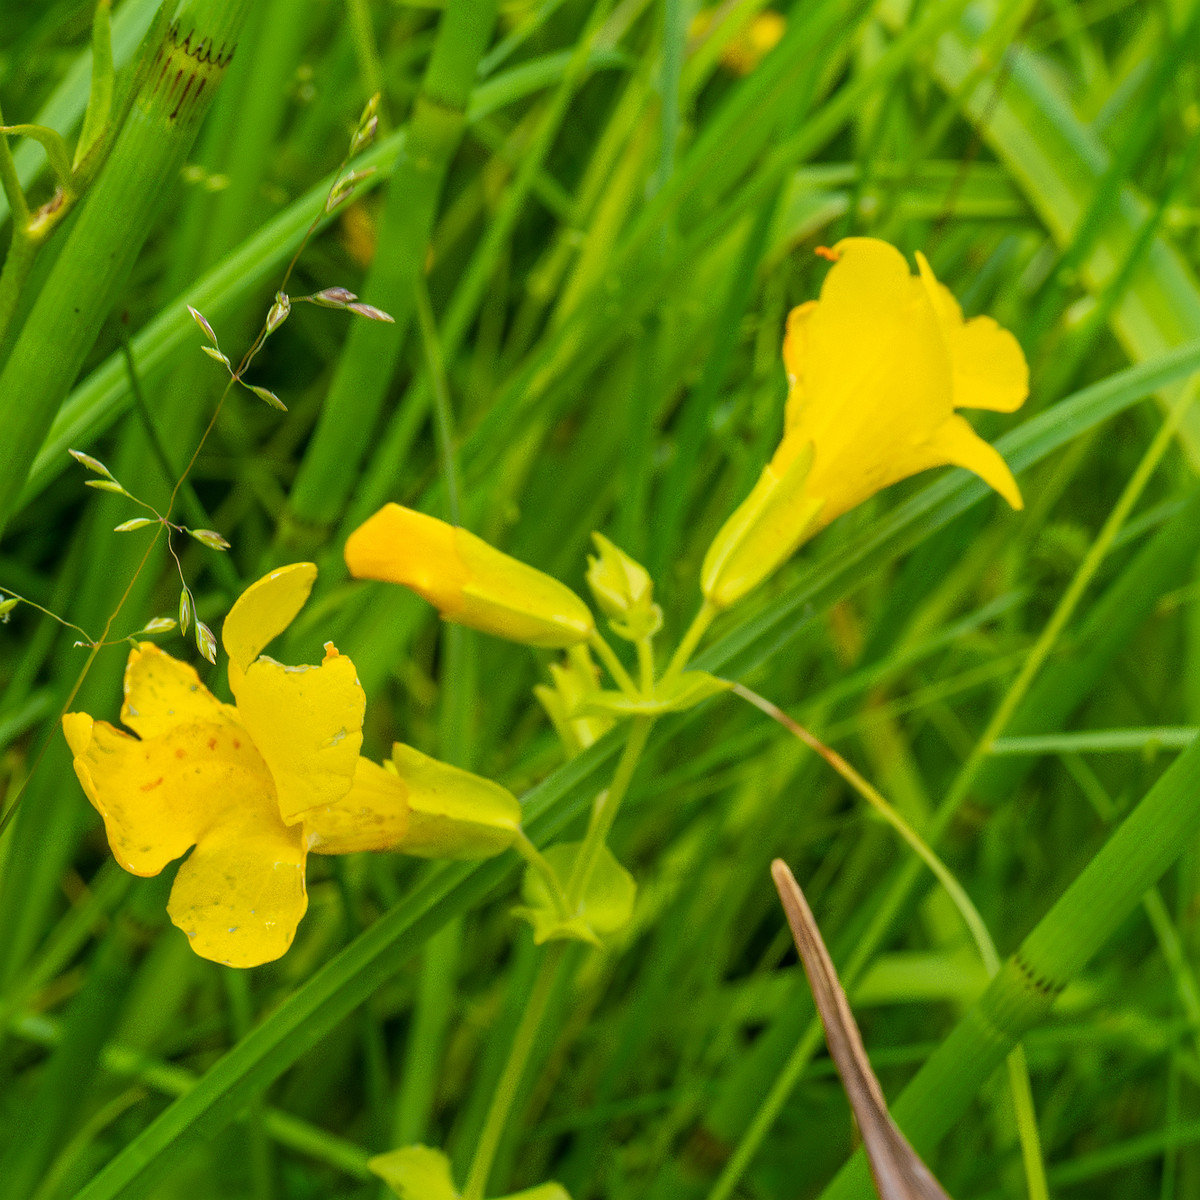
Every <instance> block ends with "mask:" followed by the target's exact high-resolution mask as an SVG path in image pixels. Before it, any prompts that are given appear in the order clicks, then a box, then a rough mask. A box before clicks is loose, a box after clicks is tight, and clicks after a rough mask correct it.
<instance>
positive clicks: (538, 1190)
mask: <svg viewBox="0 0 1200 1200" xmlns="http://www.w3.org/2000/svg"><path fill="white" fill-rule="evenodd" d="M367 1167H368V1169H369V1170H371V1171H373V1172H374V1173H375V1174H376V1175H378V1176H379V1178H380V1179H382V1180H383V1182H384V1183H386V1184H387V1186H388V1187H389V1188H391V1190H392V1191H393V1192H395V1194H396V1195H397V1196H399V1197H400V1200H459V1192H458V1190H457V1189H456V1188H455V1186H454V1177H453V1175H452V1174H451V1172H450V1160H449V1159H448V1158H447V1157H446V1156H445V1155H444V1154H443V1153H442V1152H441V1151H440V1150H433V1149H431V1148H430V1147H429V1146H403V1147H401V1148H400V1149H399V1150H392V1151H389V1152H388V1153H387V1154H377V1155H376V1156H375V1157H374V1158H371V1159H368V1160H367ZM498 1200H571V1197H570V1194H569V1193H568V1192H567V1189H566V1188H564V1187H563V1185H562V1184H561V1183H543V1184H539V1185H538V1186H537V1187H533V1188H527V1189H526V1190H525V1191H523V1192H513V1193H511V1194H510V1195H508V1196H501V1197H499V1198H498Z"/></svg>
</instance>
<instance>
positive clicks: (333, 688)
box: [230, 647, 367, 825]
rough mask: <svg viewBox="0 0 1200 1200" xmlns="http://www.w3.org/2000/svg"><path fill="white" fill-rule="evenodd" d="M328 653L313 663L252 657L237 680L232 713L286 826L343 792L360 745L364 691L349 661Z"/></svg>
mask: <svg viewBox="0 0 1200 1200" xmlns="http://www.w3.org/2000/svg"><path fill="white" fill-rule="evenodd" d="M327 650H329V651H331V652H330V653H328V654H327V656H326V658H325V661H324V662H323V663H321V665H320V666H319V667H308V666H304V667H285V666H283V665H282V664H281V663H277V662H275V661H274V659H270V658H266V657H262V658H259V659H256V660H255V661H254V662H252V663H250V664H249V666H248V668H247V669H246V673H245V675H244V676H243V677H242V678H241V679H240V680H239V681H238V683H237V688H236V694H237V702H238V713H239V715H240V716H241V719H242V721H243V722H244V724H245V726H246V729H247V730H248V731H249V733H250V736H251V737H252V738H253V739H254V744H255V745H256V746H257V747H258V751H259V753H260V754H261V755H262V757H263V759H264V761H265V762H266V764H267V766H268V767H269V768H270V771H271V775H272V776H273V778H274V780H275V790H276V793H277V795H278V799H279V812H280V815H281V816H282V817H283V819H284V821H286V822H287V823H288V824H289V825H290V824H291V823H292V822H294V821H297V820H300V819H301V818H302V817H303V815H304V813H305V812H306V811H307V810H308V809H310V808H318V807H323V806H326V805H329V804H336V803H337V802H338V801H339V800H341V799H342V797H344V796H345V795H346V793H347V792H348V791H349V790H350V787H351V785H352V783H353V782H354V772H355V769H356V767H357V764H358V752H359V750H360V749H361V748H362V722H363V713H364V711H365V709H366V704H367V700H366V695H365V694H364V692H363V689H362V685H361V684H360V683H359V682H358V675H357V673H356V672H355V670H354V664H353V663H352V662H351V661H350V659H348V658H346V657H345V655H341V654H338V653H337V651H336V650H332V648H331V647H327ZM232 682H233V680H232V679H231V680H230V683H231V684H232Z"/></svg>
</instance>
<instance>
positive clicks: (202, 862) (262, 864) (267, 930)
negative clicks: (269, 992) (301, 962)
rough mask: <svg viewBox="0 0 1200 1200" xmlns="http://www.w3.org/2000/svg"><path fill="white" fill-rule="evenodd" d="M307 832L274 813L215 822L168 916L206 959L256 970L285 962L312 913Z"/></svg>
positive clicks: (182, 874) (185, 870) (182, 872)
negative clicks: (299, 929) (307, 879)
mask: <svg viewBox="0 0 1200 1200" xmlns="http://www.w3.org/2000/svg"><path fill="white" fill-rule="evenodd" d="M304 863H305V850H304V832H303V830H302V829H301V828H300V827H299V826H297V827H295V828H291V829H289V828H288V827H287V826H286V825H284V824H283V822H282V821H281V820H280V819H279V816H278V814H277V813H276V812H274V811H273V809H265V808H261V809H260V808H257V807H256V808H254V809H247V811H246V812H244V813H242V814H240V815H239V817H238V818H236V819H231V820H227V821H223V822H221V823H220V824H219V825H216V826H215V827H214V828H213V829H212V830H211V831H210V832H209V833H208V834H207V835H206V836H205V837H203V838H202V839H201V840H200V843H199V845H197V847H196V849H195V850H194V851H192V854H191V857H190V858H189V859H188V860H187V862H185V863H184V864H183V866H182V867H180V868H179V874H178V875H176V877H175V885H174V887H172V888H171V898H170V901H169V902H168V904H167V912H168V913H169V914H170V917H171V920H172V921H173V922H174V923H175V924H176V925H177V926H178V927H179V928H180V929H182V930H183V932H184V933H186V934H187V936H188V938H189V939H190V941H191V946H192V949H193V950H194V951H195V952H196V953H197V954H199V955H200V956H201V957H203V958H210V959H212V960H213V961H214V962H219V963H224V964H225V965H226V966H230V967H256V966H258V965H259V964H260V963H265V962H271V961H273V960H274V959H277V958H279V957H281V956H282V955H283V954H284V953H285V952H286V951H287V948H288V947H289V946H290V945H291V944H292V938H293V937H294V936H295V934H296V926H297V925H298V924H299V923H300V918H301V917H303V916H304V912H305V910H306V909H307V908H308V892H307V890H306V888H305V885H304Z"/></svg>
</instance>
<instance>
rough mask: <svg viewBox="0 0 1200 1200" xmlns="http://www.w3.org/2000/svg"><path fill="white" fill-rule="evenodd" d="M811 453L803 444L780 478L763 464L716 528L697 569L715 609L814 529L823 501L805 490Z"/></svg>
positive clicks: (757, 580)
mask: <svg viewBox="0 0 1200 1200" xmlns="http://www.w3.org/2000/svg"><path fill="white" fill-rule="evenodd" d="M813 453H814V447H813V444H812V442H807V443H806V444H805V445H804V446H803V447H802V448H801V450H800V452H799V453H798V454H797V455H796V457H795V458H793V459H792V461H791V462H790V463H788V464H787V466H786V467H785V468H784V471H783V474H782V475H781V474H779V473H778V470H777V464H776V463H774V462H771V463H768V464H767V466H766V467H764V468H763V473H762V474H761V475H760V476H759V478H758V482H757V483H756V484H755V485H754V490H753V491H752V492H751V493H750V495H749V496H747V497H746V499H745V500H743V501H742V503H741V504H739V505H738V507H737V508H736V509H735V510H734V512H733V515H732V516H731V517H730V518H729V520H728V521H726V522H725V524H724V525H723V526H721V529H720V532H719V533H718V534H717V536H716V537H715V538H714V539H713V542H712V545H711V546H709V548H708V552H707V553H706V554H705V556H704V562H703V564H702V565H701V568H700V590H701V591H702V592H703V593H704V596H705V598H706V599H707V600H708V601H709V602H710V603H712V604H714V605H715V606H716V607H717V608H728V607H729V606H730V605H731V604H735V603H736V602H737V601H738V600H740V599H741V598H742V597H743V596H744V595H746V593H747V592H749V591H751V590H752V589H753V588H755V587H757V586H758V585H759V584H760V583H761V582H762V581H763V580H764V579H766V578H767V576H768V575H770V574H771V573H772V572H773V571H774V570H775V569H776V568H777V567H778V566H780V564H782V563H784V562H786V561H787V560H788V559H789V558H791V556H792V554H793V553H794V552H795V551H796V549H797V547H798V546H799V545H800V544H801V543H802V542H803V541H804V540H805V538H806V537H807V536H808V535H809V531H810V530H813V531H815V527H816V524H817V518H818V517H819V516H820V514H821V509H822V508H823V507H824V501H823V500H822V499H821V498H820V497H817V496H811V495H808V494H806V492H805V484H806V483H807V482H808V476H809V472H810V471H811V470H812V464H813Z"/></svg>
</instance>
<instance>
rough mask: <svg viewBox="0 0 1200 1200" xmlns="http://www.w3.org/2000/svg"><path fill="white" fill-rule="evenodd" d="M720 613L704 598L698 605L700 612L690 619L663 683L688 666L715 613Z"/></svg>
mask: <svg viewBox="0 0 1200 1200" xmlns="http://www.w3.org/2000/svg"><path fill="white" fill-rule="evenodd" d="M720 611H721V610H720V609H719V608H718V607H717V606H716V605H715V604H714V603H713V602H712V601H711V600H709V599H708V598H707V597H705V600H704V603H703V604H701V605H700V610H699V611H698V612H697V613H696V615H695V616H694V617H693V618H692V623H691V624H690V625H689V626H688V629H687V632H686V633H685V634H684V635H683V640H682V641H681V642H680V643H679V647H678V649H676V651H675V653H674V655H673V656H672V658H671V662H670V664H669V665H668V667H667V671H666V674H665V675H664V676H663V681H664V682H666V681H667V680H669V679H674V678H675V676H676V675H678V674H679V673H680V672H681V671H682V670H683V668H684V667H686V666H687V665H688V662H689V661H690V660H691V657H692V655H693V654H694V653H695V651H696V647H697V646H698V645H699V644H700V639H701V638H702V637H703V636H704V635H705V634H706V633H707V632H708V627H709V626H710V625H711V624H712V623H713V621H714V620H716V617H717V613H719V612H720Z"/></svg>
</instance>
